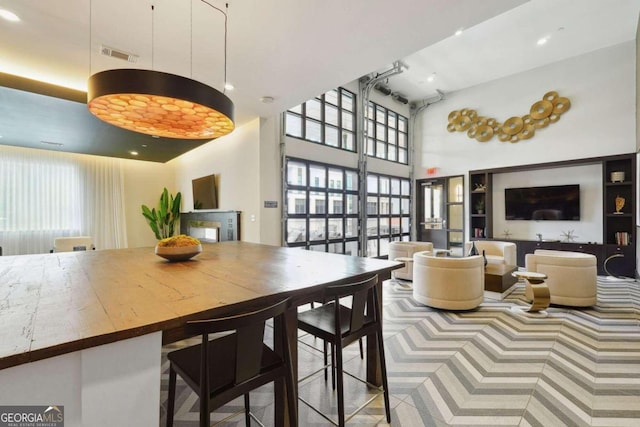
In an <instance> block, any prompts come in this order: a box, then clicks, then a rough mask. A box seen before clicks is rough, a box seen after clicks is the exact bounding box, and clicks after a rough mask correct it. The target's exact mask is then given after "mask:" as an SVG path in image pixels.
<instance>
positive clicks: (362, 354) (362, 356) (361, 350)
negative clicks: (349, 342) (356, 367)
mask: <svg viewBox="0 0 640 427" xmlns="http://www.w3.org/2000/svg"><path fill="white" fill-rule="evenodd" d="M358 345H359V346H360V359H363V360H364V350H363V348H362V338H360V339H359V340H358Z"/></svg>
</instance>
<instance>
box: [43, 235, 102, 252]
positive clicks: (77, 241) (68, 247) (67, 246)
mask: <svg viewBox="0 0 640 427" xmlns="http://www.w3.org/2000/svg"><path fill="white" fill-rule="evenodd" d="M90 249H95V247H94V246H93V243H92V239H91V237H90V236H73V237H56V238H55V239H54V240H53V249H52V250H51V252H73V251H88V250H90Z"/></svg>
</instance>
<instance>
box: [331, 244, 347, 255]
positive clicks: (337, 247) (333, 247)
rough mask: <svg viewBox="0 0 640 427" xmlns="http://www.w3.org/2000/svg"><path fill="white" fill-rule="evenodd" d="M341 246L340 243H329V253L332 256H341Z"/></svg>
mask: <svg viewBox="0 0 640 427" xmlns="http://www.w3.org/2000/svg"><path fill="white" fill-rule="evenodd" d="M342 247H343V244H342V242H340V243H329V253H332V254H341V253H344V252H343V250H342Z"/></svg>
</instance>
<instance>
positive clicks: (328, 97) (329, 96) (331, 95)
mask: <svg viewBox="0 0 640 427" xmlns="http://www.w3.org/2000/svg"><path fill="white" fill-rule="evenodd" d="M324 102H329V103H331V104H333V105H338V91H337V90H336V89H333V90H330V91H329V92H327V93H325V94H324Z"/></svg>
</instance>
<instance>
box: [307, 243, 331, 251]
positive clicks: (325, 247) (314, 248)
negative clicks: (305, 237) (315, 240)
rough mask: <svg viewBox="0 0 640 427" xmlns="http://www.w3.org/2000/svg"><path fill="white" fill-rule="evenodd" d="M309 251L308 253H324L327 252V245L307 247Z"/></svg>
mask: <svg viewBox="0 0 640 427" xmlns="http://www.w3.org/2000/svg"><path fill="white" fill-rule="evenodd" d="M309 250H310V251H315V252H326V251H327V245H324V244H322V245H311V246H309Z"/></svg>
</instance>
